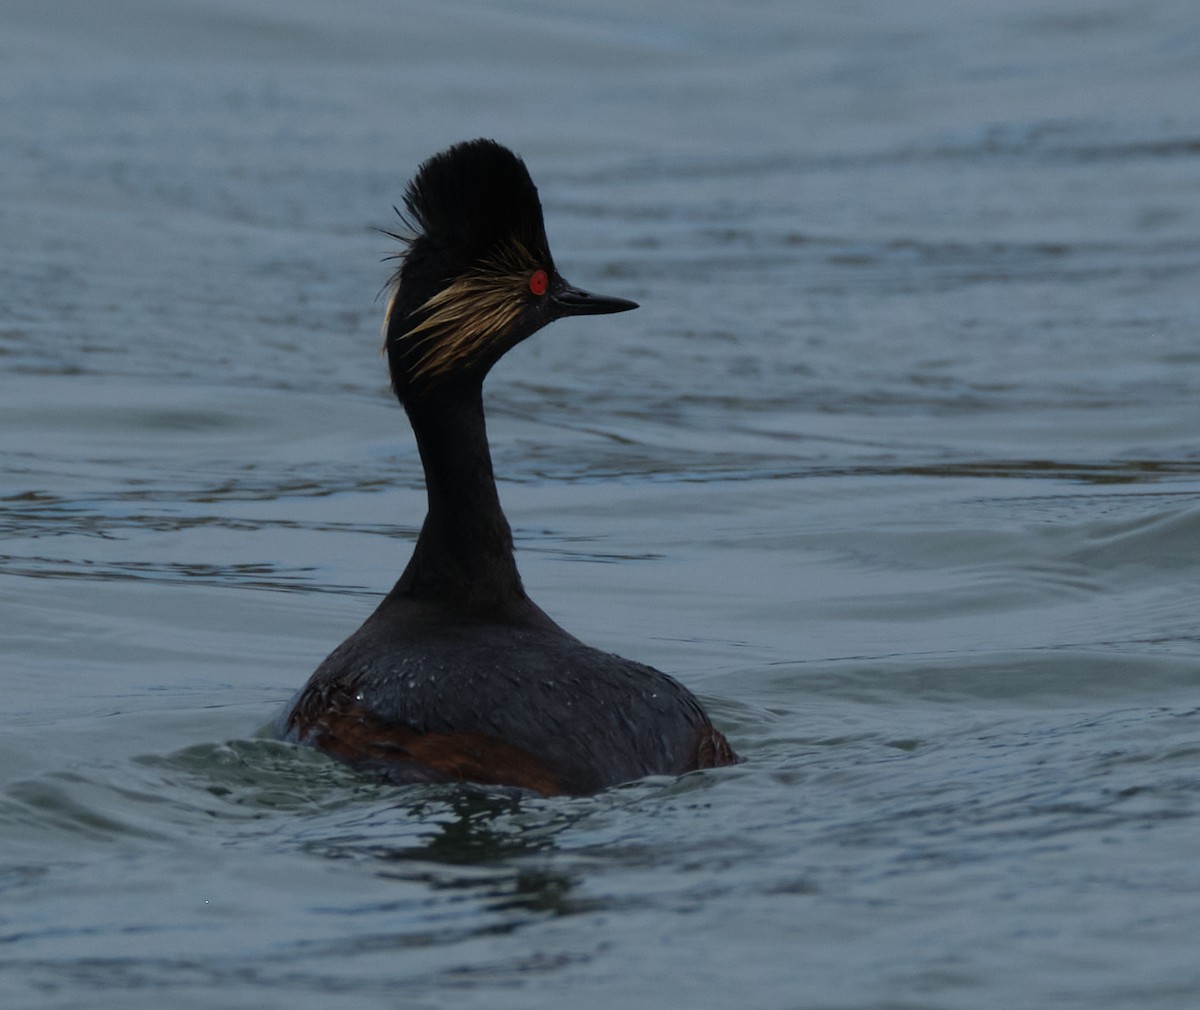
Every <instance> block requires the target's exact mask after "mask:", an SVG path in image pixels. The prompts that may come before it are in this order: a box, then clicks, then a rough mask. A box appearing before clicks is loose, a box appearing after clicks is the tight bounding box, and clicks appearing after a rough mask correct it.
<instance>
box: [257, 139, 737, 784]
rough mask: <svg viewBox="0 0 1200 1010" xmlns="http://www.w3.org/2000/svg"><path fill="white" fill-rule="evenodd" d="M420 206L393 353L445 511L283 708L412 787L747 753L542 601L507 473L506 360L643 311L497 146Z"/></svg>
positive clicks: (703, 761) (412, 200) (283, 723)
mask: <svg viewBox="0 0 1200 1010" xmlns="http://www.w3.org/2000/svg"><path fill="white" fill-rule="evenodd" d="M404 205H405V207H406V208H407V211H408V213H407V218H406V224H408V226H409V228H410V229H411V231H412V232H413V235H412V236H411V237H408V238H406V239H405V242H406V249H405V251H404V252H403V253H402V255H401V260H402V262H401V264H400V268H399V269H398V270H397V271H396V274H395V276H394V278H393V280H392V285H393V291H392V297H391V302H390V304H389V306H388V311H387V318H386V321H385V323H384V331H385V334H386V344H385V347H386V350H387V356H388V365H389V368H390V371H391V378H392V385H393V388H394V389H395V391H396V395H397V396H398V397H399V399H400V401H401V403H402V404H403V405H404V409H405V410H406V411H407V413H408V417H409V420H410V421H411V422H412V427H413V431H414V432H415V433H416V437H417V446H418V448H419V450H420V453H421V462H422V464H423V465H424V468H425V483H426V486H427V490H428V495H429V511H428V514H427V515H426V517H425V523H424V525H423V526H422V527H421V535H420V537H419V538H418V539H417V545H416V547H415V549H414V550H413V555H412V559H411V560H410V561H409V563H408V567H407V568H405V570H404V573H403V574H402V575H401V576H400V581H399V582H397V583H396V585H395V587H394V588H393V589H392V591H391V592H390V593H388V595H387V596H386V597H385V598H384V600H383V602H382V603H381V604H380V605H379V607H378V609H376V611H375V612H374V613H373V614H372V615H371V616H370V617H369V618H367V620H366V623H364V624H363V626H362V627H361V628H359V629H358V630H357V631H356V632H355V633H354V634H353V635H351V636H350V637H349V638H348V639H346V641H345V642H343V643H342V644H341V645H340V646H338V648H337V649H336V650H335V651H334V652H333V654H332V655H330V656H329V658H328V659H326V660H325V662H324V663H322V664H321V665H320V667H318V669H317V671H316V672H315V673H314V674H313V675H312V677H311V678H310V679H309V681H308V683H307V684H306V685H305V686H304V688H303V689H302V690H301V691H300V693H299V694H298V695H297V696H296V697H295V698H294V699H293V701H292V702H291V703H290V705H289V706H288V708H287V709H286V710H285V711H284V712H283V713H282V714H281V716H280V732H281V734H282V735H284V736H285V737H286V738H287V739H290V740H295V741H298V742H301V743H305V744H310V745H312V746H315V747H318V748H320V749H321V750H324V751H326V752H327V753H329V754H331V755H332V756H334V757H336V758H339V759H340V760H342V761H345V762H346V763H348V764H350V765H352V766H354V767H356V768H360V769H366V770H371V771H374V772H377V773H382V774H383V775H384V776H385V777H387V778H388V779H391V780H393V781H396V782H441V781H450V780H465V781H469V782H478V783H485V784H496V785H509V786H518V787H522V788H526V789H532V790H536V791H537V792H541V793H546V794H562V793H567V794H582V793H591V792H595V791H597V790H600V789H603V788H605V787H606V786H611V785H616V784H618V783H621V782H629V781H632V780H634V779H639V778H642V777H643V776H646V775H677V774H681V773H683V772H687V771H692V770H694V769H697V768H711V767H715V766H718V765H725V764H731V763H733V762H734V761H736V760H737V757H736V755H734V753H733V751H732V750H731V749H730V746H729V744H728V743H727V742H726V740H725V738H724V737H723V736H722V735H721V734H720V732H718V731H717V730H716V729H714V728H713V726H712V724H711V723H710V722H709V720H708V717H707V716H706V715H705V714H704V711H703V709H701V707H700V703H699V702H698V701H697V700H696V699H695V698H694V697H693V696H692V694H691V692H689V691H688V690H687V688H685V687H683V686H682V685H681V684H679V683H678V682H677V681H675V680H673V679H672V678H671V677H668V676H667V675H666V674H664V673H660V672H659V671H658V670H655V669H653V668H651V667H649V666H644V665H642V664H641V663H633V662H630V661H629V660H627V659H622V658H620V657H619V656H614V655H611V654H609V653H605V652H600V651H598V650H597V649H593V648H590V647H588V646H586V645H584V644H583V643H582V642H580V641H579V640H578V639H577V638H574V637H573V636H571V635H569V634H568V633H567V632H566V631H564V630H563V629H562V628H560V627H559V626H558V625H557V624H555V623H554V621H552V620H551V619H550V618H549V617H548V616H547V615H546V614H545V613H543V612H542V610H541V609H540V608H539V607H538V606H537V605H536V604H535V603H534V602H533V601H532V600H530V599H529V597H528V596H526V595H525V591H524V589H523V587H522V585H521V577H520V575H518V574H517V566H516V563H515V561H514V560H513V545H512V532H511V530H510V529H509V525H508V521H507V520H506V519H505V518H504V513H503V512H502V511H501V509H500V500H499V497H498V496H497V494H496V482H495V479H494V477H493V475H492V461H491V456H490V454H489V452H488V444H487V433H486V431H485V429H484V419H483V380H484V377H485V376H486V375H487V373H488V370H489V369H490V368H491V367H492V365H494V364H495V363H496V361H497V360H498V359H499V358H500V356H501V355H502V354H504V352H505V351H507V350H509V348H511V347H513V346H515V345H516V344H518V343H520V342H521V341H522V340H524V339H525V338H526V337H528V336H530V335H531V334H532V333H534V332H535V331H537V330H539V329H541V328H542V327H543V326H545V325H546V324H547V323H550V322H553V321H554V320H555V319H558V318H560V317H562V316H574V315H596V314H600V313H607V312H624V311H626V310H627V309H633V308H637V306H636V305H635V304H634V303H633V302H630V301H625V300H624V299H621V298H607V297H602V296H599V295H592V294H589V293H588V292H586V291H581V290H579V289H578V288H575V287H572V286H571V285H570V284H568V283H567V282H566V281H565V280H564V279H563V277H562V275H561V274H559V272H558V270H557V269H556V268H555V266H554V261H553V259H551V256H550V249H549V246H548V245H547V242H546V232H545V226H544V225H543V223H542V208H541V204H540V202H539V201H538V195H537V189H536V187H535V186H534V184H533V180H532V179H530V177H529V173H528V171H527V170H526V168H525V165H524V163H523V162H522V161H521V160H520V159H519V158H518V157H517V156H516V155H514V154H513V153H512V152H511V151H509V150H508V149H507V148H505V147H502V146H500V145H499V144H497V143H495V142H494V141H490V140H475V141H471V142H468V143H463V144H457V145H455V146H454V147H451V148H450V149H449V150H447V151H444V152H442V153H441V154H439V155H436V156H435V157H433V158H431V159H430V160H429V161H427V162H425V164H423V165H422V166H421V168H420V170H419V171H418V173H417V175H416V177H415V178H414V179H413V181H412V182H411V183H410V184H409V186H408V189H407V190H406V191H405V194H404Z"/></svg>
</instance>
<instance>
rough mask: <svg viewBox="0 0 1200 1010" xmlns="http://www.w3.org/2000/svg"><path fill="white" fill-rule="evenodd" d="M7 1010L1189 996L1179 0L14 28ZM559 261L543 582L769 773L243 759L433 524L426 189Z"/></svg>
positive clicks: (1183, 132) (1187, 417)
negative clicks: (532, 185)
mask: <svg viewBox="0 0 1200 1010" xmlns="http://www.w3.org/2000/svg"><path fill="white" fill-rule="evenodd" d="M0 29H2V30H0V57H2V58H3V67H4V69H3V71H0V83H2V84H3V89H4V99H5V100H4V102H3V103H0V143H2V144H3V148H4V150H5V151H6V152H7V157H6V160H5V171H4V172H3V173H0V221H2V222H3V230H4V233H5V235H6V239H7V241H6V242H5V245H4V250H3V252H2V253H0V295H2V297H0V655H2V656H3V701H2V706H3V708H2V711H3V712H4V716H5V728H4V732H3V733H2V734H0V1003H2V1004H3V1005H4V1006H6V1007H7V1006H10V1005H11V1006H14V1007H17V1006H20V1007H25V1006H29V1007H41V1006H46V1007H51V1006H53V1007H64V1008H66V1007H80V1008H83V1007H87V1008H89V1010H93V1008H98V1007H100V1008H103V1007H114V1008H116V1007H120V1008H122V1010H125V1008H142V1007H145V1008H151V1007H153V1008H160V1007H162V1006H166V1005H169V1006H172V1007H181V1008H190V1007H196V1008H202V1007H203V1008H208V1007H213V1006H221V1007H230V1008H243V1007H245V1008H250V1007H254V1008H261V1007H264V1006H271V1007H274V1006H278V1007H288V1008H298V1007H318V1006H319V1007H325V1006H328V1005H330V1004H331V1003H346V1004H353V1005H354V1006H364V1007H366V1006H378V1007H392V1006H400V1005H403V1006H406V1007H416V1008H422V1007H428V1008H433V1007H443V1006H447V1005H453V1006H456V1007H462V1008H471V1007H480V1008H483V1007H487V1008H497V1007H499V1008H507V1007H513V1008H517V1007H521V1008H527V1007H530V1006H559V1005H561V1004H563V1003H565V1002H569V1003H570V1004H571V1005H573V1006H579V1007H609V1006H614V1005H629V1006H649V1005H663V1006H674V1005H680V1006H682V1005H688V1006H693V1007H713V1008H718V1007H722V1008H723V1007H729V1006H735V1005H737V1006H752V1007H762V1008H780V1010H795V1008H812V1010H827V1008H835V1007H837V1008H841V1007H845V1008H879V1010H882V1008H890V1010H899V1008H904V1010H909V1008H923V1010H924V1008H941V1007H945V1008H958V1007H964V1006H970V1007H1005V1008H1008V1007H1014V1006H1029V1007H1047V1006H1054V1007H1087V1008H1088V1010H1107V1008H1130V1010H1134V1008H1136V1010H1145V1008H1154V1010H1159V1008H1176V1007H1177V1008H1180V1010H1191V1008H1193V1007H1194V1006H1195V1005H1196V993H1197V992H1200V968H1198V967H1197V959H1196V942H1195V937H1196V935H1197V932H1198V931H1200V871H1198V870H1197V868H1196V859H1195V851H1196V838H1197V827H1198V821H1197V815H1198V814H1200V771H1198V769H1200V742H1198V741H1200V700H1198V699H1200V690H1198V689H1200V639H1198V633H1197V619H1196V612H1197V608H1196V601H1197V599H1198V598H1200V548H1198V546H1197V545H1200V450H1198V449H1197V428H1198V426H1200V409H1198V407H1197V404H1200V350H1198V345H1197V318H1200V297H1198V296H1197V292H1198V291H1200V238H1197V235H1198V234H1200V232H1198V230H1197V225H1198V223H1200V189H1198V188H1197V186H1196V182H1195V179H1196V173H1197V167H1198V165H1200V112H1197V109H1196V107H1195V100H1194V96H1195V94H1196V93H1197V92H1196V89H1197V85H1198V84H1200V70H1198V69H1197V68H1200V27H1198V23H1197V21H1196V18H1195V14H1194V11H1193V8H1192V5H1190V4H1187V3H1183V2H1182V0H1179V2H1171V0H1160V2H1149V3H1145V4H1138V5H1126V6H1119V5H1118V6H1112V7H1107V8H1100V7H1097V6H1095V5H1087V4H1077V3H1069V2H1066V0H1054V2H1051V3H1048V4H1047V3H1036V4H1035V3H1025V2H1023V0H1022V2H1017V3H1010V4H1005V5H994V4H985V3H982V2H969V3H966V4H959V5H956V6H952V5H945V4H939V3H934V2H922V3H918V4H907V5H888V4H883V3H868V4H866V5H860V6H857V7H853V8H852V7H847V6H845V5H838V4H832V3H819V4H805V5H795V4H788V3H784V2H782V0H780V2H766V3H761V4H754V5H750V6H748V7H747V6H745V5H743V6H728V7H727V6H724V5H720V4H704V3H701V4H689V5H679V4H666V5H660V6H658V7H655V8H653V9H650V8H646V7H645V5H636V4H631V3H626V2H623V0H622V2H617V3H613V4H609V5H606V6H605V7H604V8H603V9H596V10H592V11H586V12H585V11H582V10H580V9H577V8H575V7H571V6H569V5H565V4H554V3H548V2H544V0H543V2H536V3H535V2H530V3H521V4H510V5H505V6H503V7H496V6H494V5H486V4H482V3H476V2H466V0H464V2H460V3H449V4H444V5H442V6H441V7H439V8H437V10H436V11H434V10H431V9H429V8H419V9H418V8H417V7H416V6H414V5H409V4H403V3H402V4H394V3H383V2H382V0H379V2H374V0H356V2H353V3H349V4H342V5H336V6H331V5H326V4H320V3H315V2H300V3H291V4H287V5H284V4H278V3H272V2H270V0H252V2H250V3H245V2H243V3H241V4H237V5H233V4H225V3H220V2H216V0H211V2H210V0H166V2H162V0H156V2H153V3H151V2H149V0H144V2H143V0H121V2H116V3H109V4H105V5H103V6H99V5H93V4H89V3H84V2H82V0H69V2H63V3H58V4H55V5H51V6H47V5H44V4H39V3H34V2H32V0H29V2H25V0H10V2H9V3H7V4H6V5H5V8H4V10H3V12H2V13H0ZM478 135H488V136H495V137H496V138H497V139H499V140H501V141H502V142H505V143H508V144H510V145H511V146H513V147H514V148H515V149H516V150H518V151H519V152H521V153H522V154H523V155H524V157H525V158H526V160H527V162H528V164H529V166H530V168H531V171H532V173H533V175H534V178H535V180H536V181H537V182H538V184H539V187H540V190H541V193H542V197H543V202H544V204H545V208H546V217H547V230H548V233H549V236H550V240H551V243H552V245H553V248H554V250H555V256H556V260H557V261H558V263H559V265H560V266H561V268H562V269H563V272H564V273H565V274H566V276H568V277H569V278H570V279H571V280H572V281H574V282H576V283H578V284H580V285H582V286H584V287H587V288H589V289H593V290H596V291H601V292H604V293H609V294H613V295H617V296H621V297H628V298H632V299H635V300H637V301H638V302H640V303H641V305H642V308H641V309H640V310H639V311H638V312H636V313H630V314H628V315H623V316H620V317H613V318H611V319H579V320H570V321H563V322H561V323H559V324H556V325H555V326H554V327H552V328H550V329H549V330H547V331H545V332H543V333H540V334H538V335H537V336H536V337H535V338H533V339H532V340H531V341H529V342H527V343H526V344H523V345H522V346H521V347H519V348H518V349H516V350H515V351H514V352H513V353H512V354H510V355H509V356H508V357H507V358H506V359H505V360H504V361H503V362H502V363H501V364H500V366H499V367H498V368H497V369H496V370H495V372H494V374H493V376H492V377H491V379H490V380H489V384H488V387H487V396H488V401H487V406H488V411H489V432H490V434H491V438H492V443H493V452H494V456H495V463H496V470H497V474H498V476H499V479H500V492H501V497H502V499H503V502H504V505H505V508H506V510H507V512H508V514H509V518H510V520H511V521H512V524H513V528H514V533H515V536H516V540H517V546H518V551H519V562H520V564H521V568H522V572H523V574H524V577H525V582H526V586H527V588H528V589H529V591H530V593H531V595H532V596H533V598H534V599H535V600H537V601H538V602H539V603H540V604H541V605H542V606H543V607H544V608H545V609H546V610H547V611H548V612H549V613H550V614H551V615H552V616H553V617H554V618H555V619H556V620H558V621H559V622H560V623H561V624H563V625H564V626H565V627H566V628H568V629H569V630H570V631H572V632H574V633H575V634H577V635H578V636H579V637H580V638H582V639H583V640H584V641H586V642H588V643H589V644H593V645H597V646H600V647H602V648H606V649H610V650H613V651H617V652H620V653H621V654H623V655H627V656H630V657H631V658H635V659H638V660H642V661H645V662H649V663H652V664H653V665H655V666H658V667H660V668H662V669H664V670H667V671H668V672H670V673H672V674H674V675H676V676H678V677H679V678H680V679H682V680H683V681H684V682H685V683H687V684H688V686H689V687H691V688H692V689H693V690H694V691H696V692H697V693H698V694H699V695H700V696H701V697H702V698H703V699H704V701H705V704H706V706H707V707H708V708H709V710H710V712H711V713H712V715H713V718H714V721H715V722H716V723H717V724H718V725H719V726H720V727H721V728H722V729H723V730H725V731H726V732H727V734H728V735H729V737H730V740H731V742H732V743H733V744H734V746H735V747H736V748H737V750H738V751H739V752H740V753H741V754H742V755H744V756H745V758H746V761H745V763H743V764H741V765H739V766H737V767H734V768H727V769H719V770H716V771H713V772H709V773H704V774H700V775H694V776H689V777H686V778H684V779H681V780H679V781H670V780H650V781H647V782H642V783H636V784H632V785H629V786H626V787H623V788H620V789H615V790H611V791H609V792H607V793H605V794H602V795H600V796H597V797H590V798H581V799H541V798H536V797H530V796H523V795H518V794H510V793H507V792H504V791H487V790H477V789H455V788H447V787H412V788H406V789H398V788H394V787H384V786H381V785H378V784H376V783H374V782H370V781H364V780H362V779H360V778H357V777H355V776H354V775H352V774H350V773H349V772H347V771H346V770H345V769H342V768H340V767H338V766H336V765H334V764H332V763H331V762H329V761H327V760H326V759H324V758H323V757H321V756H320V755H317V754H314V753H311V752H306V751H297V750H295V749H293V748H291V747H288V746H285V745H282V744H279V743H277V742H274V741H272V740H270V739H267V738H266V737H265V736H264V734H263V732H262V727H264V726H265V725H266V724H267V723H268V721H269V720H270V719H271V717H272V716H273V715H274V713H275V712H276V711H277V710H278V707H279V706H280V705H281V704H282V703H283V702H284V701H285V700H286V699H287V698H288V697H289V696H290V694H291V692H292V691H294V690H295V689H296V688H297V687H299V686H300V684H302V683H303V681H304V680H305V678H306V677H307V676H308V674H309V673H310V672H311V670H312V669H313V668H314V667H315V666H316V665H317V663H319V662H320V660H321V659H322V658H323V657H324V655H325V654H326V653H327V652H328V651H329V650H330V649H332V648H333V647H334V646H335V645H336V644H337V643H338V642H340V641H341V640H342V638H343V637H345V635H346V634H348V633H349V632H350V631H352V630H353V629H354V628H355V627H356V626H357V625H358V623H359V622H360V621H361V620H362V618H363V617H364V616H365V615H366V614H367V613H368V612H369V611H370V610H371V608H372V607H373V606H374V602H375V601H376V600H377V599H378V598H379V596H380V594H382V593H383V592H385V591H386V590H387V589H388V588H390V586H391V584H392V581H393V580H394V579H395V578H396V576H397V575H398V573H399V571H400V569H401V567H402V566H403V564H404V562H405V560H406V559H407V556H408V552H409V550H410V549H411V544H412V541H413V539H414V538H415V536H416V532H417V530H418V528H419V526H420V522H421V519H422V516H423V511H424V492H423V485H422V480H421V474H420V468H419V461H418V458H417V454H416V449H415V446H414V445H413V443H412V440H411V436H410V434H409V432H408V430H407V426H406V424H405V422H404V418H403V413H402V411H401V410H400V409H399V408H398V407H397V405H396V404H395V403H394V401H393V400H392V398H391V397H390V394H389V392H388V390H387V380H386V375H385V372H384V367H383V363H382V362H381V360H380V359H379V356H378V347H379V333H378V326H379V320H380V316H381V314H382V310H383V304H382V300H381V299H379V298H378V295H379V292H380V290H381V288H382V287H383V285H384V283H385V282H386V280H387V276H388V269H389V265H388V264H386V263H381V262H380V259H381V257H383V256H385V255H387V254H388V253H389V252H391V251H393V250H392V249H391V248H390V247H389V240H388V239H387V238H386V237H384V236H382V235H381V234H379V232H377V231H374V230H372V229H374V228H391V227H394V221H393V219H392V212H391V209H390V208H391V205H392V204H393V203H395V202H397V201H398V199H399V198H400V196H401V194H402V191H403V186H404V183H405V182H406V180H407V179H408V177H409V176H410V175H411V173H412V171H413V170H414V168H415V167H416V165H417V164H418V163H419V162H420V161H421V160H422V159H424V158H426V157H428V156H429V155H430V154H432V153H434V152H435V151H437V150H439V149H440V148H442V147H444V146H445V145H447V144H448V143H451V142H453V141H456V140H461V139H465V138H469V137H473V136H478Z"/></svg>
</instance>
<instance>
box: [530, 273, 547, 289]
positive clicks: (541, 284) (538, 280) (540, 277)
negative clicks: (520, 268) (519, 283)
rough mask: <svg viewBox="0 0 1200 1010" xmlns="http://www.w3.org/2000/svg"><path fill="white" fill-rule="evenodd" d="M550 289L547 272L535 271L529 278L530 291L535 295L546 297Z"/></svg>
mask: <svg viewBox="0 0 1200 1010" xmlns="http://www.w3.org/2000/svg"><path fill="white" fill-rule="evenodd" d="M548 287H550V278H549V277H547V276H546V271H545V270H535V271H534V272H533V274H532V275H531V276H530V278H529V290H530V291H532V292H533V293H534V294H535V295H544V294H545V293H546V289H547V288H548Z"/></svg>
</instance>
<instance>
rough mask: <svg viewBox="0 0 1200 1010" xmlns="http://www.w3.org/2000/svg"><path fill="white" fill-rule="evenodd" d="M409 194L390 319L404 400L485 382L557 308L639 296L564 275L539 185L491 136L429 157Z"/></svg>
mask: <svg viewBox="0 0 1200 1010" xmlns="http://www.w3.org/2000/svg"><path fill="white" fill-rule="evenodd" d="M404 206H405V209H406V211H407V214H401V217H402V218H403V219H404V221H405V224H406V225H407V226H408V228H409V230H410V231H411V233H412V234H411V235H409V236H405V237H403V238H402V241H404V242H405V249H404V251H403V252H402V253H400V254H399V259H400V260H401V263H400V267H399V269H398V270H397V271H396V273H395V275H394V276H393V277H392V282H391V299H390V301H389V303H388V311H387V316H386V317H385V319H384V326H383V328H384V347H385V349H386V351H387V355H388V365H389V368H390V370H391V374H392V385H393V387H394V388H395V390H396V393H397V395H398V396H399V397H400V399H401V400H403V401H405V402H406V403H408V402H411V401H412V400H414V399H418V398H420V397H421V396H423V395H425V394H426V393H428V392H432V391H435V390H437V389H439V388H441V387H442V386H443V385H444V384H446V383H449V382H453V381H455V380H458V381H462V380H470V381H474V382H481V381H482V379H483V377H484V376H485V375H486V374H487V372H488V369H490V368H491V367H492V365H494V364H495V363H496V362H497V361H498V360H499V359H500V357H501V355H503V354H504V353H505V352H506V351H508V350H509V349H510V348H512V347H514V346H516V345H517V344H519V343H520V342H521V341H522V340H524V339H525V338H526V337H528V336H530V335H532V334H533V333H535V332H537V331H538V330H539V329H541V328H542V327H543V326H545V325H546V324H547V323H550V322H553V321H554V320H555V319H560V318H562V317H563V316H578V315H597V314H600V313H606V312H624V311H626V310H627V309H634V308H637V305H636V303H634V302H631V301H627V300H625V299H624V298H608V297H605V296H602V295H593V294H589V293H588V292H586V291H581V290H580V289H578V288H576V287H573V286H572V285H571V284H569V283H567V281H566V280H565V279H564V278H563V276H562V275H561V274H560V273H559V272H558V270H557V268H556V267H555V266H554V259H553V257H552V256H551V255H550V247H549V244H548V243H547V241H546V229H545V225H544V224H543V222H542V205H541V203H540V201H539V200H538V194H537V187H535V186H534V184H533V180H532V179H531V178H530V177H529V172H528V170H527V169H526V168H525V164H524V162H522V161H521V159H520V158H518V157H517V156H516V155H515V154H513V153H512V151H510V150H508V148H506V147H503V146H501V145H500V144H497V143H496V142H495V141H493V140H472V141H468V142H466V143H462V144H456V145H454V146H453V147H451V148H449V149H448V150H446V151H443V152H442V153H441V154H437V155H435V156H434V157H432V158H430V159H429V160H428V161H426V162H425V163H424V164H423V165H422V166H421V167H420V169H419V170H418V172H417V174H416V177H415V178H414V179H413V180H412V182H410V183H409V184H408V188H407V190H406V191H405V194H404ZM396 237H401V236H396Z"/></svg>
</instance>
